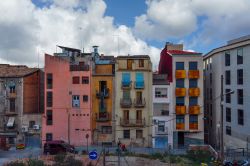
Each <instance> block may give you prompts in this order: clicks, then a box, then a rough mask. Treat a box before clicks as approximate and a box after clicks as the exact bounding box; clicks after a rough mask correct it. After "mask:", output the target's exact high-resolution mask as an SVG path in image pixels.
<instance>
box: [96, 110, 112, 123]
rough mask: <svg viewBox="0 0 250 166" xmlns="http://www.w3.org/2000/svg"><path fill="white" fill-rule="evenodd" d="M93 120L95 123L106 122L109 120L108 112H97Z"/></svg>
mask: <svg viewBox="0 0 250 166" xmlns="http://www.w3.org/2000/svg"><path fill="white" fill-rule="evenodd" d="M95 116H96V117H95V120H96V121H97V122H107V121H110V120H111V117H110V114H109V112H99V113H96V115H95Z"/></svg>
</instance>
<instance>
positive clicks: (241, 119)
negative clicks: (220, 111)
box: [238, 109, 244, 125]
mask: <svg viewBox="0 0 250 166" xmlns="http://www.w3.org/2000/svg"><path fill="white" fill-rule="evenodd" d="M238 124H239V125H244V112H243V110H240V109H239V110H238Z"/></svg>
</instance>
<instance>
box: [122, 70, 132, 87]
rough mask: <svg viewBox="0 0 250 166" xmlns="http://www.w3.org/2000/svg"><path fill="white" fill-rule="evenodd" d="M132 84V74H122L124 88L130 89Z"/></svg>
mask: <svg viewBox="0 0 250 166" xmlns="http://www.w3.org/2000/svg"><path fill="white" fill-rule="evenodd" d="M130 82H131V81H130V73H122V86H123V87H129V86H130Z"/></svg>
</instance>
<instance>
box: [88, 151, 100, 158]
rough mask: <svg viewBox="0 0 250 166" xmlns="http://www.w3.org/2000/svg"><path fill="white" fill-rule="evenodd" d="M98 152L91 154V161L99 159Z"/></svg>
mask: <svg viewBox="0 0 250 166" xmlns="http://www.w3.org/2000/svg"><path fill="white" fill-rule="evenodd" d="M97 156H98V155H97V152H96V151H91V152H89V159H90V160H96V159H97Z"/></svg>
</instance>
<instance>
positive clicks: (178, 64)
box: [175, 62, 184, 70]
mask: <svg viewBox="0 0 250 166" xmlns="http://www.w3.org/2000/svg"><path fill="white" fill-rule="evenodd" d="M175 64H176V70H184V62H176V63H175Z"/></svg>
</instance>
